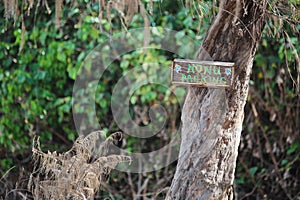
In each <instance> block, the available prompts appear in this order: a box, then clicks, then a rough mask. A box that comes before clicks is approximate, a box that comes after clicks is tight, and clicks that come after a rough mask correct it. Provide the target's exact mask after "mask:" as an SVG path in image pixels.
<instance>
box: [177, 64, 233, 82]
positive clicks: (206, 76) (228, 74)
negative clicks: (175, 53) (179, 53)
mask: <svg viewBox="0 0 300 200" xmlns="http://www.w3.org/2000/svg"><path fill="white" fill-rule="evenodd" d="M233 77H234V63H231V62H213V61H195V60H184V59H175V60H174V61H173V65H172V75H171V79H172V83H174V84H183V85H194V86H199V87H216V88H218V87H231V86H232V83H233Z"/></svg>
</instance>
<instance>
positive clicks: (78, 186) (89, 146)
mask: <svg viewBox="0 0 300 200" xmlns="http://www.w3.org/2000/svg"><path fill="white" fill-rule="evenodd" d="M103 138H104V134H103V133H102V132H101V131H96V132H93V133H91V134H89V135H88V136H86V137H82V136H80V137H79V138H78V139H77V140H76V141H75V143H74V145H73V147H72V148H71V149H70V150H69V151H67V152H65V153H57V152H48V153H44V152H42V150H41V147H40V142H39V139H38V138H37V139H35V140H34V144H33V148H32V151H33V159H34V161H35V165H34V166H35V167H34V171H33V173H32V174H31V175H30V180H29V183H28V190H30V191H31V192H32V194H33V197H34V199H55V200H59V199H74V200H75V199H93V197H94V194H95V193H96V192H97V191H98V189H99V187H100V185H101V184H102V183H104V182H105V181H106V178H107V176H108V174H109V173H110V171H111V169H113V168H115V167H116V166H117V165H118V164H119V163H121V162H130V161H131V159H130V158H129V157H127V156H122V155H107V154H108V149H109V145H111V144H112V142H113V141H114V140H117V139H119V138H120V133H119V132H117V133H114V134H112V135H111V136H110V137H108V138H107V139H105V140H104V141H103V142H100V143H99V141H101V139H103Z"/></svg>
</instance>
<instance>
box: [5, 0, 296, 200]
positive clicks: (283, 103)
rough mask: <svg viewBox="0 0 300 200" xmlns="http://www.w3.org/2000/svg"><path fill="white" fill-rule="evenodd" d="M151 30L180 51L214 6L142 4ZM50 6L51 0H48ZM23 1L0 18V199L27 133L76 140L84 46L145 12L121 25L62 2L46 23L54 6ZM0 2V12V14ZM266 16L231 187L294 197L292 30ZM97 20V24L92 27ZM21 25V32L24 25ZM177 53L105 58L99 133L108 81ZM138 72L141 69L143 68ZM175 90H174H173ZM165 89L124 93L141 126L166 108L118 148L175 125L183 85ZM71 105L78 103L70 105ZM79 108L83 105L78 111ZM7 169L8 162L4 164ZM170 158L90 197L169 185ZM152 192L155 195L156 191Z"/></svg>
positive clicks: (137, 19)
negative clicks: (169, 33) (11, 15)
mask: <svg viewBox="0 0 300 200" xmlns="http://www.w3.org/2000/svg"><path fill="white" fill-rule="evenodd" d="M143 2H144V6H145V8H146V10H147V11H149V13H150V10H151V12H152V14H148V18H149V24H150V26H152V27H157V28H168V29H172V30H175V31H177V34H176V44H177V45H179V46H181V47H180V49H179V52H186V51H188V50H189V46H188V45H186V43H185V37H186V36H188V37H190V38H192V39H194V40H195V41H199V44H201V41H202V40H203V38H204V36H205V33H206V31H207V30H208V28H209V25H210V23H211V22H212V20H213V14H214V13H216V12H217V10H218V9H217V8H216V7H213V6H212V5H213V2H212V1H207V2H204V3H195V6H189V7H186V5H184V3H183V2H181V1H159V0H157V1H154V2H153V4H152V3H151V2H149V1H146V0H145V1H143ZM48 6H49V8H50V9H51V10H52V11H54V10H55V6H54V1H48ZM27 9H28V7H26V6H25V5H24V6H23V7H22V6H21V4H19V10H20V12H21V13H24V15H23V16H24V25H25V26H23V31H22V19H21V18H20V17H19V18H18V19H17V20H16V22H15V24H14V20H13V19H8V20H6V19H5V17H2V18H1V19H0V172H1V176H0V177H2V178H1V181H0V188H3V189H0V196H3V197H5V195H6V194H7V193H8V191H10V190H13V189H21V188H24V184H25V183H26V181H28V174H29V173H30V170H31V168H32V163H31V143H32V139H33V137H34V136H35V135H39V136H40V138H41V143H42V148H43V149H44V150H45V151H47V150H50V151H58V152H62V151H65V150H67V149H69V148H70V147H71V145H72V143H73V142H74V140H75V139H76V138H77V136H78V135H77V133H76V129H75V127H74V121H73V116H72V89H73V84H74V81H75V79H76V74H77V71H78V69H79V68H80V66H81V64H82V62H83V61H84V59H85V57H86V56H87V55H88V53H89V52H90V51H91V50H92V49H93V48H95V47H96V46H97V45H98V44H101V43H102V42H104V41H107V40H109V33H111V34H112V35H115V34H117V33H120V32H123V31H125V29H131V28H142V27H143V26H144V19H143V16H142V15H141V14H135V15H134V16H133V18H132V20H131V22H130V23H129V25H128V26H127V27H124V26H123V25H122V23H121V22H122V21H121V20H120V16H119V15H120V13H119V12H118V11H116V10H113V9H112V10H111V12H109V13H108V12H106V11H105V10H104V13H105V14H106V15H109V16H110V20H111V23H110V20H109V18H105V17H103V19H102V20H101V21H99V18H98V11H99V4H98V2H94V1H89V0H78V1H76V3H74V2H71V1H70V0H66V1H65V2H64V6H63V8H62V13H61V21H60V23H61V26H60V27H59V28H57V27H56V26H55V23H56V20H55V12H51V13H50V14H49V13H48V11H47V9H46V7H45V5H40V6H39V7H34V8H33V9H32V10H31V12H30V13H27ZM4 13H5V11H4V6H3V5H1V6H0V15H1V16H4ZM276 22H277V21H275V20H274V21H273V20H269V22H268V24H267V26H266V28H265V31H264V36H263V38H262V39H261V42H260V45H259V49H258V52H257V54H256V57H255V60H254V66H253V73H252V76H251V81H250V84H251V87H250V91H249V96H248V103H247V105H246V108H245V120H244V127H243V132H242V139H241V144H240V149H239V157H238V165H237V170H236V180H235V188H236V191H235V192H236V193H237V195H238V199H293V198H295V199H297V198H296V197H298V198H300V178H299V177H300V169H299V167H298V166H300V98H299V91H300V90H299V82H297V81H299V76H300V75H299V71H300V70H299V69H298V68H299V67H300V63H299V56H298V54H299V51H300V42H299V32H297V31H300V25H297V26H296V27H295V28H296V32H295V30H292V28H290V26H289V25H288V24H287V23H285V22H282V24H276ZM99 23H101V24H102V27H103V30H102V31H100V28H99ZM24 28H25V29H24ZM177 56H178V55H173V54H172V53H170V52H166V51H162V50H159V49H151V50H148V51H147V52H146V53H145V54H143V53H139V52H137V51H132V52H130V53H127V54H125V55H123V56H122V57H121V58H120V59H119V60H117V61H115V62H114V63H112V65H111V67H110V68H109V70H107V71H106V72H105V73H104V75H103V77H102V78H101V80H100V81H99V83H98V87H97V93H96V95H95V98H96V99H95V101H96V107H97V117H98V120H99V123H100V125H101V127H103V130H105V131H106V132H108V133H109V132H112V131H114V130H118V129H119V127H118V126H117V124H116V123H115V122H114V119H113V115H112V111H111V109H110V104H111V94H112V90H113V88H114V85H115V84H116V82H117V80H118V79H119V78H120V77H121V76H122V75H123V74H125V73H126V72H128V71H130V70H131V69H133V68H134V67H135V66H139V65H142V64H143V63H152V64H156V65H161V66H170V65H171V61H172V60H173V59H174V58H176V57H177ZM144 73H149V72H147V71H145V72H144ZM173 89H174V90H175V87H174V88H173ZM177 89H178V90H179V94H180V97H181V98H178V97H176V96H175V95H174V93H172V89H171V90H170V89H169V88H165V87H159V86H157V85H151V84H149V85H145V86H143V87H141V88H139V89H138V90H137V91H136V92H135V93H134V94H133V95H132V96H131V98H130V113H131V116H132V119H133V120H134V121H135V122H136V123H137V124H139V125H140V126H146V125H148V123H149V116H148V110H149V108H150V107H151V106H152V105H154V104H155V103H156V102H159V103H160V104H161V105H163V106H164V108H165V109H166V112H167V119H165V120H166V124H165V128H164V130H163V131H161V132H160V133H159V134H157V135H155V136H154V137H152V138H150V139H138V138H134V137H129V136H128V137H127V136H126V137H125V141H126V144H123V148H125V149H126V150H128V151H130V152H136V151H137V152H144V151H145V152H146V151H147V152H149V151H153V150H155V149H158V148H159V147H161V146H164V145H166V144H168V142H169V141H170V138H171V134H172V132H173V131H174V129H177V128H178V126H179V125H178V124H180V112H181V108H180V104H181V103H182V102H180V99H183V97H184V93H185V88H184V87H180V88H177ZM77 110H80V109H77ZM84 113H85V111H84V110H82V114H83V115H84ZM12 167H13V168H12ZM175 167H176V162H175V163H173V164H172V165H170V166H168V167H166V168H163V169H162V170H159V171H155V172H151V173H144V174H126V173H121V172H113V173H112V174H111V177H110V179H109V181H108V183H107V185H105V186H103V188H102V189H103V190H102V191H100V192H99V193H98V194H97V197H98V198H99V199H103V198H105V197H113V198H114V199H132V198H133V196H134V195H142V196H143V198H142V197H141V198H140V199H146V197H149V198H150V197H153V196H155V195H156V194H157V193H158V192H159V191H161V190H162V189H163V188H165V187H166V186H168V185H170V183H171V181H172V178H173V174H174V171H175ZM158 198H159V197H158Z"/></svg>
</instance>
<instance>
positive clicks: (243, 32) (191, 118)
mask: <svg viewBox="0 0 300 200" xmlns="http://www.w3.org/2000/svg"><path fill="white" fill-rule="evenodd" d="M264 10H265V5H264V3H263V1H255V0H243V1H242V0H224V1H221V3H220V8H219V12H218V14H217V16H216V18H215V20H214V22H213V24H212V26H211V28H210V30H209V31H208V33H207V36H206V38H205V40H204V43H203V49H202V50H201V51H200V54H199V56H198V59H199V60H204V59H206V55H207V53H208V54H209V55H210V56H211V57H212V59H213V60H214V61H227V62H235V75H234V85H233V87H232V88H231V89H226V90H225V89H207V88H196V87H190V88H188V93H187V96H186V100H185V104H184V107H183V110H182V123H183V125H182V141H181V147H180V153H179V160H178V165H177V169H176V173H175V176H174V179H173V182H172V184H171V187H170V190H169V192H168V195H167V198H166V199H180V200H185V199H203V200H208V199H233V181H234V173H235V167H236V159H237V155H238V146H239V142H240V136H241V131H242V123H243V119H244V106H245V103H246V98H247V95H248V87H249V79H250V73H251V69H252V64H253V57H254V54H255V52H256V48H257V44H258V40H259V39H260V37H261V34H262V30H263V28H264V25H265V17H264V16H265V14H264ZM206 52H207V53H206Z"/></svg>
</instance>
